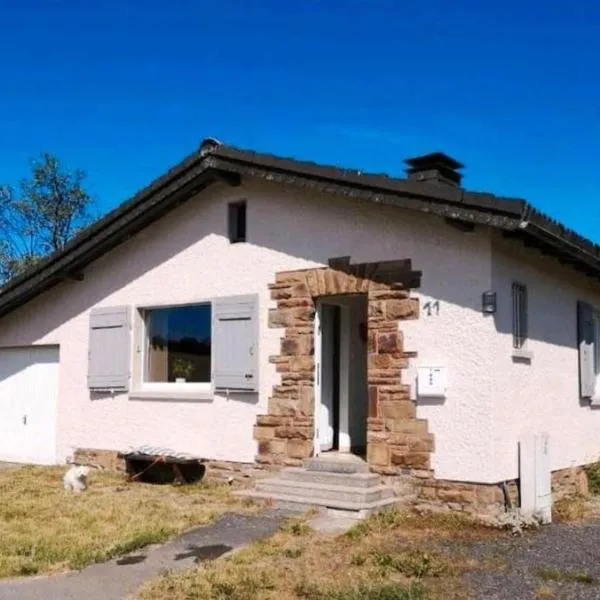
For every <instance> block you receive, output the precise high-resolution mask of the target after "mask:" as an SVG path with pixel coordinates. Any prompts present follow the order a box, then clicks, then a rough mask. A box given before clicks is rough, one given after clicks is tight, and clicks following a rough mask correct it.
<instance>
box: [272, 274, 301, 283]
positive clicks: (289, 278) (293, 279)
mask: <svg viewBox="0 0 600 600" xmlns="http://www.w3.org/2000/svg"><path fill="white" fill-rule="evenodd" d="M305 278H306V274H305V273H304V272H303V271H284V272H283V273H276V274H275V283H276V284H278V283H286V284H289V285H291V284H294V283H303V282H304V281H305Z"/></svg>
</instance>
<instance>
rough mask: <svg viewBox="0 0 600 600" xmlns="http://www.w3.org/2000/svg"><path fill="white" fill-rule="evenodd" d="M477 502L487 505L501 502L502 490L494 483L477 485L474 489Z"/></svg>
mask: <svg viewBox="0 0 600 600" xmlns="http://www.w3.org/2000/svg"><path fill="white" fill-rule="evenodd" d="M476 498H477V503H478V504H483V505H488V504H497V503H498V502H503V501H504V498H503V494H502V490H501V489H500V488H499V487H498V486H496V485H478V486H477V489H476Z"/></svg>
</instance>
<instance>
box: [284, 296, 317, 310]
mask: <svg viewBox="0 0 600 600" xmlns="http://www.w3.org/2000/svg"><path fill="white" fill-rule="evenodd" d="M313 306H314V303H313V301H312V300H311V298H294V297H292V298H287V299H285V300H279V301H278V302H277V308H278V309H280V310H282V309H287V308H304V307H313Z"/></svg>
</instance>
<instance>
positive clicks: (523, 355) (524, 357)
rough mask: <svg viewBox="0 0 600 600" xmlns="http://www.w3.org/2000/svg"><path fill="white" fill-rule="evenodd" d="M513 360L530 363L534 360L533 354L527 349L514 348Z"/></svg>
mask: <svg viewBox="0 0 600 600" xmlns="http://www.w3.org/2000/svg"><path fill="white" fill-rule="evenodd" d="M512 358H513V360H517V361H519V362H527V363H530V362H531V360H532V359H533V352H532V351H531V350H527V349H525V348H513V350H512Z"/></svg>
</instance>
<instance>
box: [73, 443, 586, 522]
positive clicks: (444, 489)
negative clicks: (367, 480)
mask: <svg viewBox="0 0 600 600" xmlns="http://www.w3.org/2000/svg"><path fill="white" fill-rule="evenodd" d="M73 460H74V462H76V463H77V464H94V465H98V466H101V467H103V468H105V469H110V470H113V471H120V472H124V471H125V460H124V459H123V458H120V457H119V452H118V451H117V450H102V449H95V448H79V449H77V450H76V451H75V453H74V456H73ZM201 461H202V463H203V464H205V465H206V467H207V475H208V476H209V477H215V478H226V479H230V478H233V479H236V480H244V479H245V480H248V479H251V480H253V479H260V478H263V477H268V476H269V475H270V474H271V473H272V472H276V471H278V470H279V468H281V466H272V465H260V464H257V463H240V462H231V461H220V460H208V459H206V460H205V459H201ZM372 471H377V469H372ZM382 477H383V480H384V483H386V484H388V485H392V486H393V487H394V488H395V490H396V494H397V495H398V496H403V497H406V499H407V503H408V504H409V505H412V506H414V507H415V508H417V509H418V510H420V511H429V512H439V511H455V512H462V513H467V514H470V515H473V516H482V517H486V516H494V515H497V514H499V513H502V512H504V511H505V509H506V498H505V494H506V495H507V496H508V498H509V499H510V503H511V506H512V507H514V508H516V507H518V506H519V482H518V480H517V479H513V480H510V481H506V482H498V483H495V484H487V483H474V482H464V481H450V480H444V479H434V478H429V479H424V478H421V477H419V476H414V475H413V476H410V475H402V476H400V475H395V476H390V475H387V476H386V475H385V474H383V475H382ZM587 494H588V480H587V474H586V471H585V466H583V465H582V466H577V467H570V468H566V469H560V470H557V471H553V472H552V500H553V502H557V501H559V500H562V499H563V498H569V497H574V496H578V495H581V496H586V495H587Z"/></svg>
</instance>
